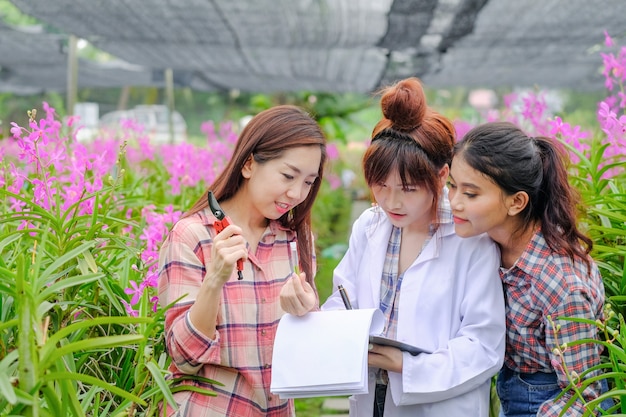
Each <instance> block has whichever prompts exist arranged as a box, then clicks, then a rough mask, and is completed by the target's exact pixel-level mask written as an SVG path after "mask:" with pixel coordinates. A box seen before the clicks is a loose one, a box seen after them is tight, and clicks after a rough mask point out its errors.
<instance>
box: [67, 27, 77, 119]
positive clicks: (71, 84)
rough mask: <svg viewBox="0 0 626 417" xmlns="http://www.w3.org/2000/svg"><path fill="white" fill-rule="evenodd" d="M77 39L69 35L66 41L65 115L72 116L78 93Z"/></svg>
mask: <svg viewBox="0 0 626 417" xmlns="http://www.w3.org/2000/svg"><path fill="white" fill-rule="evenodd" d="M77 45H78V39H77V38H76V36H74V35H70V36H69V38H68V39H67V98H66V101H67V115H68V116H72V115H73V114H74V105H75V104H76V95H77V91H78V54H77V50H78V46H77Z"/></svg>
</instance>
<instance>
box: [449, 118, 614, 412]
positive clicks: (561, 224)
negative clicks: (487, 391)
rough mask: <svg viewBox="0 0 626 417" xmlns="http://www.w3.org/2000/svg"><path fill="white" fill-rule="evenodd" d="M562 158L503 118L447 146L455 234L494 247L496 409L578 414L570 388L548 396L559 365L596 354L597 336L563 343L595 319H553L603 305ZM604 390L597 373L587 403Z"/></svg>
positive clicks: (579, 365)
mask: <svg viewBox="0 0 626 417" xmlns="http://www.w3.org/2000/svg"><path fill="white" fill-rule="evenodd" d="M564 157H565V155H564V154H563V153H562V149H561V148H560V147H559V146H558V144H557V143H556V141H554V140H553V139H550V138H544V137H529V136H527V135H526V134H525V133H524V132H522V130H520V129H519V128H518V127H517V126H515V125H513V124H511V123H508V122H497V123H487V124H484V125H481V126H478V127H476V128H474V129H472V130H471V131H470V132H468V133H467V134H466V135H465V137H464V138H463V140H462V141H460V142H459V143H458V144H457V145H456V148H455V156H454V159H453V161H452V167H451V170H450V181H449V188H450V203H451V207H452V214H453V215H454V223H455V229H456V232H457V234H458V235H459V236H463V237H469V236H476V235H479V234H482V233H487V234H488V235H489V236H490V237H491V238H492V239H493V240H494V241H495V242H496V243H497V244H498V246H499V247H500V252H501V267H500V278H501V280H502V283H503V285H504V292H505V299H506V300H505V301H506V318H507V344H506V354H505V360H504V367H503V368H502V370H501V371H500V373H499V374H498V377H497V391H498V395H499V397H500V402H501V409H500V416H505V417H513V416H515V417H529V416H541V417H557V416H558V415H559V413H560V412H561V411H562V410H564V408H565V405H566V403H568V401H570V400H572V401H574V402H573V404H572V405H571V406H570V407H569V409H568V411H567V412H566V414H565V415H566V416H568V417H572V416H581V415H583V413H584V411H585V410H584V407H583V403H582V401H580V399H576V398H572V396H574V392H573V390H568V391H566V392H565V393H564V395H563V396H561V397H559V398H558V399H557V398H556V397H557V396H558V394H559V393H561V391H563V389H564V388H566V387H567V386H568V384H569V383H570V381H569V380H568V378H567V376H566V373H565V369H564V368H565V367H566V368H567V369H568V370H569V372H571V373H576V374H578V375H582V374H583V372H584V371H585V370H587V369H589V368H591V367H593V366H596V365H598V364H599V363H600V360H601V356H600V354H601V351H602V346H601V345H600V344H596V343H583V344H572V343H571V342H573V341H576V340H581V339H593V338H596V337H597V336H598V335H597V330H598V329H597V327H596V326H594V325H588V324H584V323H578V322H574V321H566V320H559V317H574V318H584V319H591V320H596V319H601V318H602V309H603V304H604V286H603V284H602V278H601V277H600V273H599V271H598V268H597V266H596V264H595V263H594V261H593V260H592V259H591V258H590V257H589V251H590V250H591V246H592V241H591V240H590V239H589V238H588V237H587V236H585V235H583V234H582V233H581V232H580V230H579V229H578V228H577V225H576V198H575V196H576V194H575V190H574V188H573V187H571V186H570V184H569V183H568V178H567V169H566V165H565V162H564V161H565V160H564ZM553 323H554V324H556V325H558V326H559V327H558V329H557V330H556V332H555V328H554V327H555V326H554V325H553ZM564 343H567V347H566V348H564V349H563V348H562V346H563V344H564ZM596 374H597V372H596V373H592V374H591V375H589V376H594V375H596ZM604 390H606V381H605V380H602V382H600V381H597V382H594V383H592V384H590V385H589V386H588V387H586V388H585V389H584V390H583V391H582V395H583V397H584V399H585V401H586V402H591V401H593V400H595V399H596V398H598V396H599V395H600V394H601V393H602V391H604ZM610 405H611V401H610V400H609V401H608V403H607V402H604V403H603V404H602V407H603V408H604V409H605V410H606V408H607V407H610Z"/></svg>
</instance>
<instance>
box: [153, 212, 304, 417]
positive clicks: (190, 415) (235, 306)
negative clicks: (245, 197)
mask: <svg viewBox="0 0 626 417" xmlns="http://www.w3.org/2000/svg"><path fill="white" fill-rule="evenodd" d="M215 220H216V219H215V217H214V216H213V215H211V214H210V212H209V211H208V209H207V210H204V211H201V212H199V213H197V214H194V215H193V216H190V217H188V218H185V219H182V220H181V221H179V222H178V223H177V224H176V225H175V226H174V228H173V229H172V231H171V232H170V234H169V235H168V237H167V239H166V240H165V242H164V244H163V246H162V247H161V251H160V256H159V298H160V303H161V305H163V306H165V305H167V304H169V303H172V302H174V301H176V303H175V304H174V305H173V306H172V307H171V308H170V309H169V310H168V311H167V313H166V315H165V343H166V346H167V351H168V353H169V354H170V356H171V358H172V364H171V366H170V369H169V370H170V372H171V377H173V378H176V377H181V376H185V375H198V376H201V377H204V378H209V379H212V380H215V381H218V382H220V383H222V384H224V386H220V385H217V384H215V385H212V384H206V383H203V382H200V381H190V380H188V381H183V382H182V384H186V385H195V386H200V387H203V388H207V389H210V390H212V391H213V392H215V393H216V394H217V396H215V397H211V396H206V395H203V394H200V393H197V392H194V391H189V390H185V391H179V392H177V393H175V394H174V398H175V399H176V401H177V403H178V404H179V405H180V408H179V410H178V412H177V413H174V411H173V410H172V409H171V408H170V407H168V415H170V416H171V415H175V416H178V417H209V416H251V417H266V416H270V417H291V416H294V414H295V411H294V404H293V400H281V399H280V398H279V397H278V395H273V394H272V393H271V392H270V380H271V370H272V366H271V365H272V353H273V344H274V336H275V334H276V328H277V326H278V322H279V320H280V318H281V317H282V315H283V314H284V311H283V310H282V309H281V307H280V302H279V294H280V290H281V288H282V286H283V285H284V283H285V281H286V280H287V279H288V278H289V277H290V276H291V272H292V266H291V265H292V261H291V259H290V256H291V255H290V250H289V242H291V241H294V240H295V239H296V234H295V233H294V232H293V231H290V230H287V229H285V228H283V227H281V226H280V225H279V224H278V223H277V222H275V221H272V222H270V224H269V226H268V228H267V229H266V231H265V232H264V234H263V236H262V237H261V240H260V242H259V244H258V247H257V250H256V253H250V252H249V253H248V262H245V263H244V270H243V274H244V279H243V280H241V281H239V280H237V274H236V273H233V275H232V276H231V279H230V281H229V282H227V283H226V284H225V285H224V287H223V290H222V297H221V301H220V307H219V312H218V318H217V323H216V324H217V331H216V336H215V339H210V338H209V337H207V336H206V335H204V334H202V333H200V332H199V331H197V330H196V328H195V327H194V326H193V323H191V321H190V320H189V317H188V311H189V308H190V307H191V305H192V304H193V303H194V301H195V299H196V296H197V294H198V291H199V289H200V286H201V285H202V281H203V280H204V276H205V273H206V265H207V264H209V263H210V262H211V246H212V244H213V240H212V236H214V235H215V229H214V226H213V224H214V223H215ZM181 297H182V298H181ZM179 298H180V299H179ZM177 300H178V301H177ZM303 360H306V359H303Z"/></svg>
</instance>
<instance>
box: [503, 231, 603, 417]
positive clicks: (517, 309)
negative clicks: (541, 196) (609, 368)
mask: <svg viewBox="0 0 626 417" xmlns="http://www.w3.org/2000/svg"><path fill="white" fill-rule="evenodd" d="M590 262H591V270H589V269H588V268H587V264H586V263H585V262H584V261H582V260H580V259H576V261H572V259H571V258H570V257H569V256H567V255H566V254H561V253H556V252H555V251H553V250H551V249H550V248H549V247H548V245H547V243H546V241H545V239H544V237H543V234H542V233H541V231H537V232H536V233H535V235H534V236H533V238H532V239H531V241H530V243H529V244H528V246H527V247H526V250H525V251H524V253H523V254H522V256H521V257H520V258H519V259H518V260H517V262H516V263H515V265H514V266H513V267H512V268H510V269H508V270H506V269H504V268H502V269H501V270H500V277H501V279H502V282H503V284H504V291H505V296H506V324H507V343H506V355H505V364H506V366H507V367H509V368H510V369H512V370H514V371H517V372H522V373H534V372H537V371H541V372H556V374H557V376H558V381H559V385H560V386H561V388H565V387H566V386H567V385H568V384H569V382H570V381H569V380H568V379H567V376H566V375H565V372H564V368H563V365H562V362H563V361H562V360H561V358H560V357H559V356H558V355H556V354H555V353H554V352H553V350H554V349H555V348H557V347H559V346H562V345H563V344H564V343H566V344H567V347H566V348H565V349H564V352H563V357H564V363H565V366H566V367H567V369H568V370H569V371H570V372H572V371H575V372H576V373H577V374H578V375H581V374H582V373H583V371H585V370H586V369H589V368H591V367H592V366H595V365H598V364H599V363H600V354H601V352H602V349H603V347H602V345H600V344H597V343H585V344H581V345H573V344H572V343H571V342H573V341H576V340H580V339H586V338H590V339H595V338H597V336H598V328H597V327H596V326H595V325H590V324H585V323H577V322H573V321H567V320H559V319H558V318H559V317H576V318H584V319H590V320H596V319H602V317H603V312H602V309H603V305H604V286H603V283H602V277H601V276H600V272H599V271H598V268H597V266H596V265H595V263H593V261H592V260H590ZM549 318H551V319H552V321H553V322H554V324H555V325H557V326H558V325H560V328H559V330H558V332H556V335H555V330H554V326H553V325H552V324H551V323H550V320H549ZM600 393H601V387H600V383H597V382H596V383H593V384H591V385H590V386H589V387H588V388H587V389H585V390H584V392H583V396H584V398H585V400H586V401H590V400H592V399H595V398H597V397H598V396H599V395H600ZM572 395H574V392H573V391H571V390H570V391H568V392H567V393H566V394H565V395H564V396H562V397H561V398H560V399H558V400H551V401H547V402H545V403H544V404H543V405H542V406H541V408H540V410H539V413H538V414H537V415H539V416H542V417H552V416H554V417H556V416H558V415H559V413H560V412H561V411H562V410H563V408H564V405H565V404H566V403H567V402H568V401H569V400H570V399H571V398H572ZM583 413H584V410H583V405H582V402H581V401H580V400H578V401H577V402H576V403H575V404H574V405H573V406H572V407H570V409H569V411H568V413H567V414H566V415H567V416H578V415H582V414H583Z"/></svg>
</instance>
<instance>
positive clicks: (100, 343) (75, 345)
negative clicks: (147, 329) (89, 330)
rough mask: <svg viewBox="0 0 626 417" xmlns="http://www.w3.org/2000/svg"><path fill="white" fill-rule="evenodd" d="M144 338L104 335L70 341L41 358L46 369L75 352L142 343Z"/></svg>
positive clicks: (138, 336)
mask: <svg viewBox="0 0 626 417" xmlns="http://www.w3.org/2000/svg"><path fill="white" fill-rule="evenodd" d="M144 338H145V336H143V335H120V336H102V337H94V338H90V339H87V340H79V341H77V342H72V343H68V344H67V345H64V346H60V347H58V348H57V349H55V350H53V351H51V352H50V354H49V355H47V356H45V357H43V358H41V367H42V368H44V369H46V368H47V367H48V366H50V364H51V363H52V362H54V361H56V360H57V359H58V358H60V357H62V356H65V355H67V354H73V353H74V352H79V351H83V350H96V349H104V348H109V347H118V346H123V345H134V344H137V343H140V342H141V341H142V340H144Z"/></svg>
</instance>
